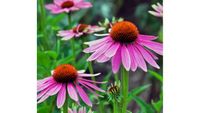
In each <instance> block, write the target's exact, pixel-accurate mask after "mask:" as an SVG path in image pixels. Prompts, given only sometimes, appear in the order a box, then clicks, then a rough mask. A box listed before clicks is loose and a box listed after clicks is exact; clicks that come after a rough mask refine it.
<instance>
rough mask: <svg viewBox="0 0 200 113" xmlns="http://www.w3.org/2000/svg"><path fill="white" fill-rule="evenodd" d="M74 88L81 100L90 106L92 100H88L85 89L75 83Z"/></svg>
mask: <svg viewBox="0 0 200 113" xmlns="http://www.w3.org/2000/svg"><path fill="white" fill-rule="evenodd" d="M76 89H77V91H78V94H79V96H80V97H81V99H82V100H83V102H85V103H86V104H87V105H88V106H90V107H92V102H91V101H90V99H89V97H88V96H87V94H86V93H85V91H84V90H83V89H82V88H81V87H80V86H79V85H78V84H76Z"/></svg>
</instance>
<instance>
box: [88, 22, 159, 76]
mask: <svg viewBox="0 0 200 113" xmlns="http://www.w3.org/2000/svg"><path fill="white" fill-rule="evenodd" d="M104 35H106V37H104V38H102V39H99V40H95V41H91V42H86V43H85V44H87V45H89V46H90V47H88V48H86V49H85V50H84V52H85V53H93V54H92V55H91V56H90V57H89V58H88V59H87V61H93V60H96V61H97V62H106V61H108V60H110V59H111V58H112V70H113V72H114V73H117V72H118V70H119V68H120V65H121V63H122V64H123V66H124V68H125V69H126V70H127V71H129V70H130V69H131V70H132V71H135V70H136V69H137V67H140V68H141V69H143V70H144V71H147V66H146V63H145V60H146V62H148V63H149V64H151V65H152V66H153V67H156V68H159V66H158V64H157V63H156V62H155V59H158V58H157V57H156V56H155V55H154V54H153V53H152V52H151V51H149V50H148V49H147V48H149V49H151V50H152V51H154V52H156V53H158V54H160V55H162V51H163V48H162V44H160V43H158V42H154V41H152V40H155V39H156V38H157V37H155V36H149V35H142V34H140V33H139V31H138V29H137V27H136V26H135V25H134V24H133V23H131V22H129V21H122V22H117V23H115V24H114V25H113V26H112V28H111V31H110V33H109V34H104Z"/></svg>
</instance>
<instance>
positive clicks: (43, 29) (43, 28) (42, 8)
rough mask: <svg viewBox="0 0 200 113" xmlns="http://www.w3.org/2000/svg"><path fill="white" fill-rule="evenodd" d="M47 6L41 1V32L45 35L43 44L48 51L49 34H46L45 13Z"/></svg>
mask: <svg viewBox="0 0 200 113" xmlns="http://www.w3.org/2000/svg"><path fill="white" fill-rule="evenodd" d="M44 6H45V4H44V0H39V7H40V10H41V15H40V17H41V18H40V22H41V24H40V25H41V26H40V27H41V31H42V33H43V35H44V36H43V40H42V43H43V45H44V46H45V49H48V36H47V32H46V29H45V28H46V11H45V7H44Z"/></svg>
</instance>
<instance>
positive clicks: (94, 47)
mask: <svg viewBox="0 0 200 113" xmlns="http://www.w3.org/2000/svg"><path fill="white" fill-rule="evenodd" d="M104 44H105V42H100V43H98V44H96V45H92V46H90V47H88V48H86V49H84V50H83V52H85V53H91V52H95V51H97V50H98V49H99V47H101V46H102V45H104Z"/></svg>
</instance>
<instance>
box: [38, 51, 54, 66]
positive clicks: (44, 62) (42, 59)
mask: <svg viewBox="0 0 200 113" xmlns="http://www.w3.org/2000/svg"><path fill="white" fill-rule="evenodd" d="M37 64H38V65H40V66H44V67H45V68H49V67H50V64H51V60H50V58H49V56H48V55H47V54H45V52H41V51H38V52H37Z"/></svg>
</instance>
